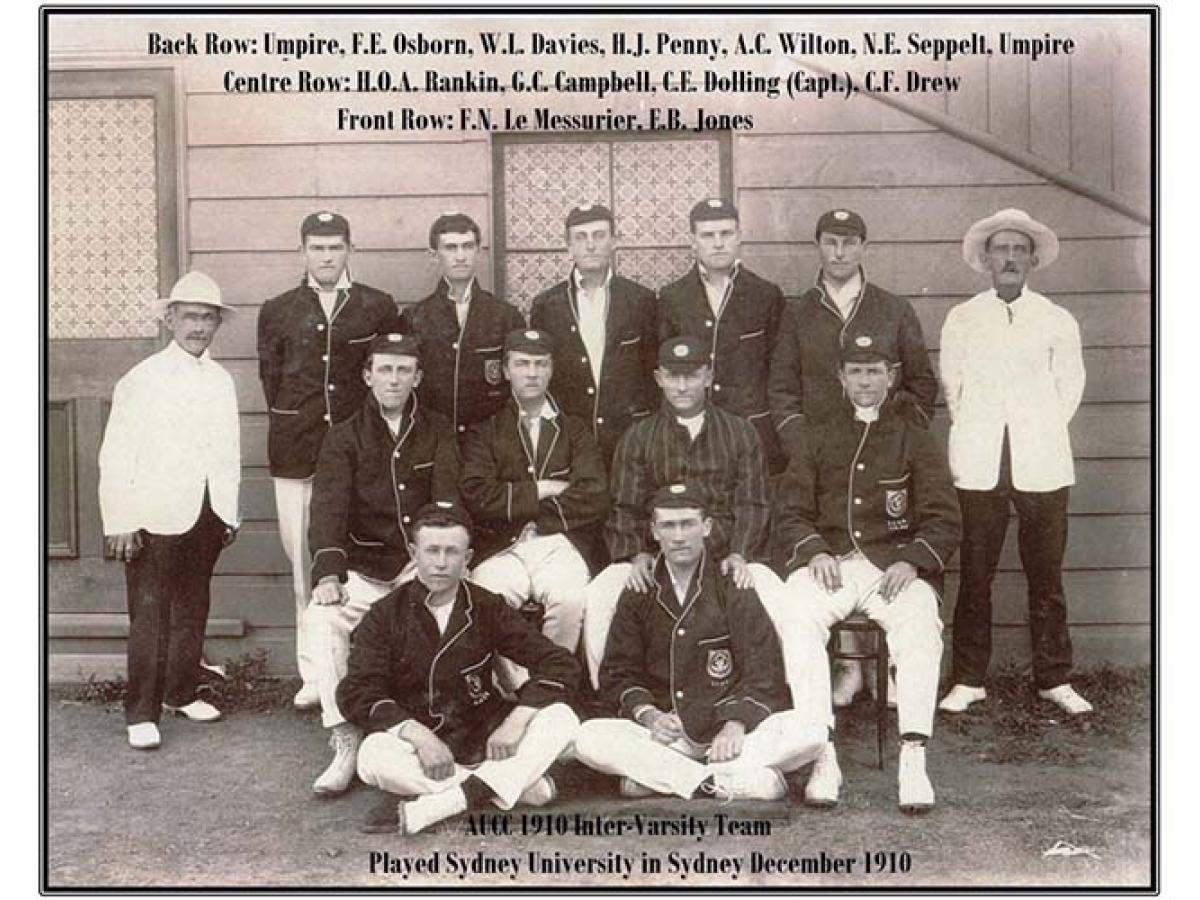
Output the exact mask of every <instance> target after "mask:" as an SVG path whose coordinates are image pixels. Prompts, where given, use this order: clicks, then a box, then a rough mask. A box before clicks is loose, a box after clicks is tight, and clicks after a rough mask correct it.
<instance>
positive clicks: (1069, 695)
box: [1038, 684, 1092, 716]
mask: <svg viewBox="0 0 1200 900" xmlns="http://www.w3.org/2000/svg"><path fill="white" fill-rule="evenodd" d="M1038 696H1039V697H1041V698H1042V699H1043V700H1049V701H1050V702H1051V703H1054V704H1057V705H1058V706H1059V707H1060V708H1061V709H1063V710H1064V711H1066V712H1069V713H1070V714H1071V715H1073V716H1081V715H1083V714H1084V713H1090V712H1091V711H1092V704H1090V703H1088V702H1087V701H1086V700H1084V699H1083V698H1082V697H1080V696H1079V694H1078V692H1077V691H1076V690H1075V688H1073V687H1071V686H1070V685H1069V684H1060V685H1059V686H1058V687H1052V688H1049V689H1048V690H1045V691H1038Z"/></svg>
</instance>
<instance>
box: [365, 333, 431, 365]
mask: <svg viewBox="0 0 1200 900" xmlns="http://www.w3.org/2000/svg"><path fill="white" fill-rule="evenodd" d="M376 353H390V354H391V355H392V356H412V357H414V358H416V359H417V360H420V358H421V342H420V341H419V340H417V339H416V337H414V336H413V335H411V334H395V333H391V334H381V335H378V336H377V337H376V338H375V340H373V341H371V344H370V346H369V347H368V348H367V355H368V356H371V355H373V354H376Z"/></svg>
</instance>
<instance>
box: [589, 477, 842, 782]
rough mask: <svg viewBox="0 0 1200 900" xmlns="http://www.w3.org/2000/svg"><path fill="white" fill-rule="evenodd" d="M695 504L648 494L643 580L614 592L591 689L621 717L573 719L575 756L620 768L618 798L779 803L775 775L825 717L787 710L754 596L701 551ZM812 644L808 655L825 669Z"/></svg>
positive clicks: (688, 493) (676, 493) (701, 510)
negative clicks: (652, 547)
mask: <svg viewBox="0 0 1200 900" xmlns="http://www.w3.org/2000/svg"><path fill="white" fill-rule="evenodd" d="M706 505H707V501H706V500H705V499H704V498H703V497H702V496H701V495H700V492H699V491H698V490H697V489H696V488H695V487H692V486H690V485H683V484H674V485H669V486H665V487H663V488H661V489H659V490H658V492H657V493H656V494H655V495H654V498H653V500H652V502H651V516H652V524H651V530H652V531H653V534H654V537H655V539H656V540H657V541H658V543H659V546H660V547H661V548H662V553H661V554H660V555H659V557H658V559H657V560H656V561H655V564H654V568H653V578H654V582H655V583H654V589H653V590H651V591H648V592H639V591H637V590H634V589H626V590H625V592H624V593H623V594H622V595H621V599H620V601H619V604H618V607H617V613H616V615H615V616H614V618H613V622H612V628H611V630H610V631H609V636H608V646H607V649H606V651H605V654H604V662H603V664H602V665H601V668H600V692H601V695H602V696H603V697H604V699H605V700H606V701H607V702H609V703H611V704H612V705H613V706H614V707H617V708H619V710H620V715H621V718H619V719H592V720H590V721H588V722H587V723H586V724H584V725H583V727H582V728H581V729H580V732H579V736H578V738H576V742H575V753H576V757H577V758H578V759H579V760H580V761H581V762H583V763H585V764H586V765H588V766H591V767H592V768H593V769H596V770H598V771H601V772H606V773H608V774H611V775H620V776H622V780H621V792H622V794H624V795H625V796H646V795H649V794H652V793H661V794H675V795H677V796H680V797H683V798H684V799H687V798H690V797H699V796H705V795H707V796H715V797H719V798H722V799H747V800H749V799H754V800H778V799H780V798H782V797H784V796H785V795H786V793H787V783H786V782H785V781H784V778H783V774H782V773H784V772H790V771H792V770H794V769H798V768H800V767H801V766H803V765H804V764H806V763H809V762H812V761H813V760H814V759H816V758H817V757H819V756H820V755H821V754H822V752H823V751H824V748H825V744H826V734H827V732H826V723H825V721H819V722H814V721H809V720H806V719H805V718H804V717H803V716H802V715H801V714H800V713H798V712H796V711H795V710H792V709H791V708H790V707H791V703H790V701H789V698H788V687H787V683H786V682H785V681H784V668H783V657H782V655H781V653H780V649H779V639H778V638H777V637H776V634H775V631H774V629H773V628H772V625H771V621H770V619H769V618H767V615H766V613H765V612H764V610H763V608H762V605H761V604H760V603H759V600H758V596H757V594H756V593H755V592H754V590H753V589H752V588H751V589H742V588H739V587H737V586H736V585H735V583H734V582H733V580H732V579H729V578H726V577H723V576H721V575H720V574H719V573H718V571H717V565H716V561H715V560H713V559H712V558H711V557H710V556H709V555H708V553H707V552H706V549H705V538H706V537H707V536H708V535H709V533H710V532H711V531H712V527H713V521H712V519H711V518H709V517H708V515H707V514H706V513H705V508H706ZM815 649H816V651H817V652H816V653H815V654H813V658H812V660H811V664H812V665H813V666H820V667H823V666H825V665H826V662H825V658H824V653H823V652H820V651H821V648H820V647H819V646H816V648H815Z"/></svg>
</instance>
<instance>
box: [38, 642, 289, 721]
mask: <svg viewBox="0 0 1200 900" xmlns="http://www.w3.org/2000/svg"><path fill="white" fill-rule="evenodd" d="M268 662H269V654H268V652H267V651H266V649H264V648H259V649H258V650H256V651H255V652H254V653H246V654H243V655H242V656H239V657H236V658H231V659H227V660H225V662H224V668H225V677H224V678H222V677H220V676H219V675H217V674H215V673H213V672H210V671H208V670H207V669H204V670H201V675H200V681H199V684H198V685H197V688H196V696H197V697H198V698H199V699H201V700H207V701H208V702H209V703H212V704H214V705H215V706H216V707H217V708H218V709H220V710H221V711H222V712H235V711H238V710H251V711H266V710H271V709H282V708H284V707H288V706H290V704H291V698H292V695H293V694H294V693H295V692H296V690H297V689H298V683H297V680H296V679H293V678H276V677H275V676H273V675H268V674H267V665H268ZM125 689H126V681H125V679H124V678H123V677H121V676H117V677H115V678H97V677H96V676H95V675H92V676H89V677H88V680H87V681H85V682H83V683H80V684H63V685H56V686H55V687H54V688H52V689H51V691H50V696H51V698H52V699H55V700H60V701H66V702H70V703H88V704H95V705H99V706H116V705H119V704H120V703H122V702H123V701H124V699H125Z"/></svg>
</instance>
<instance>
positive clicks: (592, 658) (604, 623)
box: [583, 562, 633, 690]
mask: <svg viewBox="0 0 1200 900" xmlns="http://www.w3.org/2000/svg"><path fill="white" fill-rule="evenodd" d="M632 571H633V566H632V565H630V564H629V563H627V562H618V563H612V564H611V565H609V566H608V567H607V568H606V569H605V570H604V571H603V572H601V573H600V574H599V575H597V576H596V577H595V578H593V579H592V580H591V583H590V584H588V586H587V589H586V590H585V591H584V608H583V655H584V658H585V659H586V660H587V666H588V676H589V677H590V678H591V679H592V687H593V688H594V689H596V690H599V689H600V663H602V662H604V648H605V646H606V645H607V644H608V629H609V628H610V627H611V626H612V620H613V616H615V615H616V614H617V603H618V601H619V600H620V599H621V592H622V591H624V590H625V581H626V580H627V579H628V578H629V573H630V572H632Z"/></svg>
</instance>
